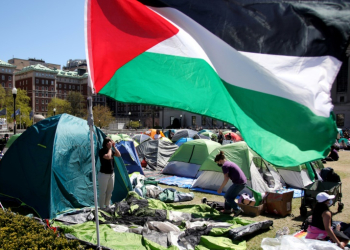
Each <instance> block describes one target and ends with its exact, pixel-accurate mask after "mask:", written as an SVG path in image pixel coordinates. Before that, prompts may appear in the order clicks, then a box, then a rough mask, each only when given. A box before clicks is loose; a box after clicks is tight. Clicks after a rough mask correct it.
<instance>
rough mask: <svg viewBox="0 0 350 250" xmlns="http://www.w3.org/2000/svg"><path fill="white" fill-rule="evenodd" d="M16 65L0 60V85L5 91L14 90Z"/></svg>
mask: <svg viewBox="0 0 350 250" xmlns="http://www.w3.org/2000/svg"><path fill="white" fill-rule="evenodd" d="M15 69H16V66H15V65H12V64H9V63H7V62H4V61H2V60H0V84H1V86H2V87H3V88H5V89H12V88H13V81H14V79H13V77H14V71H15Z"/></svg>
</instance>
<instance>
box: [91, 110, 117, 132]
mask: <svg viewBox="0 0 350 250" xmlns="http://www.w3.org/2000/svg"><path fill="white" fill-rule="evenodd" d="M93 114H94V123H95V125H96V126H98V127H100V128H102V127H107V126H109V124H110V123H111V122H113V121H114V117H113V113H112V111H111V110H110V109H109V107H106V106H101V105H97V106H95V107H93Z"/></svg>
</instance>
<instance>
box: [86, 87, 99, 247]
mask: <svg viewBox="0 0 350 250" xmlns="http://www.w3.org/2000/svg"><path fill="white" fill-rule="evenodd" d="M89 94H90V91H89ZM87 100H88V109H89V114H88V119H87V122H88V125H89V128H90V147H91V148H90V151H91V167H92V180H93V186H94V202H95V222H96V234H97V249H100V230H99V222H98V205H97V188H96V168H95V150H94V137H93V133H94V117H93V113H92V97H91V94H90V95H89V96H88V98H87Z"/></svg>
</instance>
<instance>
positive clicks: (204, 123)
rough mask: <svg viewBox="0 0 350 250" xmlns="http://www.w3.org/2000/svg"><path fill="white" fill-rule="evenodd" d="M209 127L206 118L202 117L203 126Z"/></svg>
mask: <svg viewBox="0 0 350 250" xmlns="http://www.w3.org/2000/svg"><path fill="white" fill-rule="evenodd" d="M205 125H207V119H206V117H205V116H202V126H205Z"/></svg>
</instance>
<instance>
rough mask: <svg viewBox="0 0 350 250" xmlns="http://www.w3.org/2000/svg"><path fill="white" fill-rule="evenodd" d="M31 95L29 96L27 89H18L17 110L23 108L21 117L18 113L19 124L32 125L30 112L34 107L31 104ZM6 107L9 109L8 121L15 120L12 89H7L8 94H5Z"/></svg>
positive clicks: (17, 120)
mask: <svg viewBox="0 0 350 250" xmlns="http://www.w3.org/2000/svg"><path fill="white" fill-rule="evenodd" d="M29 102H30V97H29V96H27V91H25V90H22V89H17V96H16V110H17V109H20V110H21V117H20V116H19V115H16V122H17V124H20V122H21V123H22V124H26V126H30V125H32V123H33V122H32V120H30V118H29V114H30V112H31V111H32V108H31V107H30V106H29ZM4 107H5V108H6V110H7V117H6V118H7V123H11V122H13V118H11V115H13V113H14V110H13V95H12V90H11V89H7V90H6V95H5V105H4Z"/></svg>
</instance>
